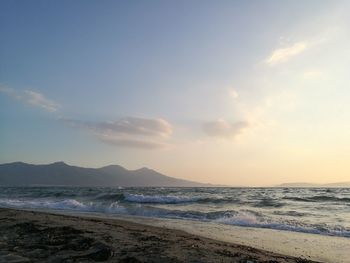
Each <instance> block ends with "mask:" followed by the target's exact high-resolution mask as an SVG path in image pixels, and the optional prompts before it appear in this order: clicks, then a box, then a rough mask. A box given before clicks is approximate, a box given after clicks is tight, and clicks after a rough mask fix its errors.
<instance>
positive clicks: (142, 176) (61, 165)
mask: <svg viewBox="0 0 350 263" xmlns="http://www.w3.org/2000/svg"><path fill="white" fill-rule="evenodd" d="M0 185H3V186H33V185H36V186H124V187H132V186H135V187H152V186H154V187H162V186H168V187H210V186H216V185H212V184H206V183H199V182H194V181H190V180H185V179H179V178H174V177H170V176H167V175H164V174H161V173H159V172H157V171H155V170H152V169H149V168H147V167H142V168H140V169H136V170H128V169H126V168H124V167H123V166H120V165H107V166H103V167H99V168H86V167H79V166H74V165H69V164H67V163H65V162H62V161H59V162H54V163H50V164H28V163H24V162H12V163H4V164H0Z"/></svg>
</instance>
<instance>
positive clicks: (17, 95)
mask: <svg viewBox="0 0 350 263" xmlns="http://www.w3.org/2000/svg"><path fill="white" fill-rule="evenodd" d="M0 92H2V93H5V94H7V95H8V96H10V97H12V98H14V99H16V100H19V101H21V102H24V103H26V104H28V105H31V106H34V107H38V108H42V109H44V110H46V111H49V112H55V111H57V110H58V109H59V107H60V105H59V104H58V103H56V102H54V101H53V100H50V99H48V98H46V97H45V96H44V95H43V94H41V93H39V92H36V91H32V90H24V91H17V90H15V89H12V88H9V87H5V86H0Z"/></svg>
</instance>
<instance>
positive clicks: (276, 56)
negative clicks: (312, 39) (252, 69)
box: [265, 42, 308, 65]
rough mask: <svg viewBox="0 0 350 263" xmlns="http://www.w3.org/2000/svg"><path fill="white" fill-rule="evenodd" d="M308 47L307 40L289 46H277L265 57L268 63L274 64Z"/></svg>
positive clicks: (284, 60) (286, 59)
mask: <svg viewBox="0 0 350 263" xmlns="http://www.w3.org/2000/svg"><path fill="white" fill-rule="evenodd" d="M307 47H308V44H307V42H298V43H295V44H293V45H291V46H288V47H284V48H278V49H276V50H274V51H273V52H272V53H271V55H270V56H269V57H268V58H267V59H266V61H265V62H266V63H267V64H268V65H275V64H279V63H283V62H286V61H288V60H289V59H290V58H291V57H294V56H296V55H298V54H300V53H302V52H303V51H305V49H306V48H307Z"/></svg>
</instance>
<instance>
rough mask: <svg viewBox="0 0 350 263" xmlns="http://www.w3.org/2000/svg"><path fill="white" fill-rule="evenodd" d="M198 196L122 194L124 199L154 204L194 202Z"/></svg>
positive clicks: (198, 198)
mask: <svg viewBox="0 0 350 263" xmlns="http://www.w3.org/2000/svg"><path fill="white" fill-rule="evenodd" d="M200 199H201V198H200V197H188V196H175V195H141V194H126V193H125V194H124V201H128V202H135V203H154V204H178V203H188V202H196V201H198V200H200Z"/></svg>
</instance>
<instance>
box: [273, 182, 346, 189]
mask: <svg viewBox="0 0 350 263" xmlns="http://www.w3.org/2000/svg"><path fill="white" fill-rule="evenodd" d="M275 187H295V188H304V187H305V188H306V187H319V188H330V187H337V188H348V187H350V182H339V183H330V184H312V183H285V184H279V185H276V186H275Z"/></svg>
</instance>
